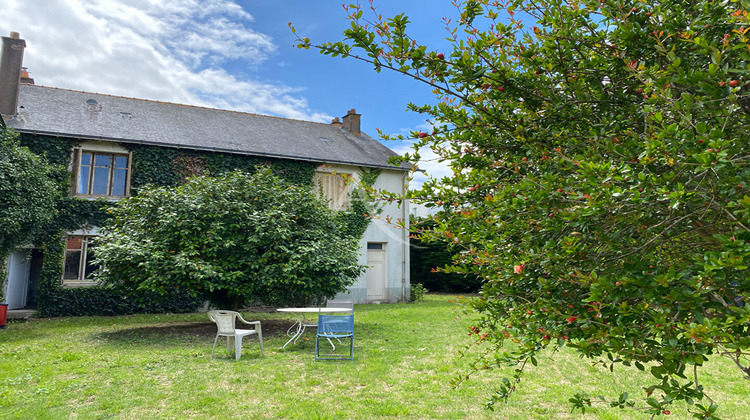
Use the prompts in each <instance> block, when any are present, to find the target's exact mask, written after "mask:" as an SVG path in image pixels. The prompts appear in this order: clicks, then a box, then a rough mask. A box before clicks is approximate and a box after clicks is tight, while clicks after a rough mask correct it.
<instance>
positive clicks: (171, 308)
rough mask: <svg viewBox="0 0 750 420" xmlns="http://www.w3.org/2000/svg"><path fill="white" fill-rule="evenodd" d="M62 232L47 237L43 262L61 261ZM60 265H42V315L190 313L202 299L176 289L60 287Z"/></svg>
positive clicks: (39, 311)
mask: <svg viewBox="0 0 750 420" xmlns="http://www.w3.org/2000/svg"><path fill="white" fill-rule="evenodd" d="M64 243H65V242H64V240H63V237H62V234H61V231H59V230H58V231H57V233H56V234H55V235H53V236H51V237H49V238H48V239H47V241H46V242H45V243H44V245H43V246H41V249H42V251H43V252H44V258H45V261H62V260H63V255H64V253H65V247H64ZM62 275H63V265H62V264H44V265H43V266H42V272H41V273H40V285H39V307H38V308H37V313H38V315H40V316H44V317H57V316H93V315H107V316H112V315H125V314H135V313H165V312H169V313H181V312H191V311H194V310H195V309H196V308H198V307H199V306H200V305H201V304H202V303H203V301H204V300H205V299H204V297H203V296H197V297H196V296H190V295H188V294H187V293H184V292H181V291H179V290H177V289H174V290H168V291H167V292H166V293H164V294H160V293H154V292H149V291H142V290H132V289H129V288H125V287H110V286H91V287H72V288H70V287H63V286H62V285H61V284H60V279H61V278H62Z"/></svg>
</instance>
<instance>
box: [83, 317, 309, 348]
mask: <svg viewBox="0 0 750 420" xmlns="http://www.w3.org/2000/svg"><path fill="white" fill-rule="evenodd" d="M293 323H294V321H292V320H287V319H266V320H261V328H262V330H263V337H264V338H271V337H278V336H284V335H286V331H287V330H288V329H289V327H291V326H292V324H293ZM242 325H244V324H241V323H238V324H237V328H242ZM246 327H247V326H246ZM215 336H216V324H214V323H213V322H210V321H206V322H180V323H165V324H155V325H151V326H148V327H137V328H124V329H120V330H117V331H110V332H105V333H101V334H97V335H95V336H94V338H96V339H98V340H102V341H107V342H109V343H112V344H149V345H151V344H154V343H160V344H167V343H173V344H180V343H205V342H206V341H209V342H210V341H212V340H213V338H214V337H215ZM264 341H265V340H264Z"/></svg>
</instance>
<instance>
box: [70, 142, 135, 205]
mask: <svg viewBox="0 0 750 420" xmlns="http://www.w3.org/2000/svg"><path fill="white" fill-rule="evenodd" d="M74 153H75V155H74V159H73V162H74V165H73V168H72V169H73V173H74V175H75V176H74V177H73V185H72V186H71V192H72V195H74V196H76V197H91V198H115V199H119V198H126V197H130V175H131V172H132V164H133V153H132V152H129V151H124V150H123V151H121V152H117V151H114V150H97V148H88V147H78V148H76V149H75V150H74ZM84 153H88V154H90V155H91V162H90V164H89V165H86V166H88V167H89V174H88V181H87V189H86V190H87V191H88V193H81V192H79V190H78V189H79V186H80V182H81V169H82V167H83V166H84V165H83V154H84ZM96 156H108V157H109V168H108V169H109V171H108V174H107V193H106V194H93V188H94V179H95V176H96V175H95V168H96ZM118 157H124V158H126V159H127V165H126V167H125V168H121V167H116V165H115V162H116V158H118ZM117 169H125V171H126V174H125V191H124V193H125V194H124V195H116V194H112V188H113V187H114V176H115V172H116V170H117Z"/></svg>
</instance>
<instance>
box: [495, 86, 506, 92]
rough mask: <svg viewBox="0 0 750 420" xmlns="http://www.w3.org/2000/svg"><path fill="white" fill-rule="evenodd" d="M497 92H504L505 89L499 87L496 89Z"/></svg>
mask: <svg viewBox="0 0 750 420" xmlns="http://www.w3.org/2000/svg"><path fill="white" fill-rule="evenodd" d="M497 91H498V92H505V88H504V87H502V86H500V87H499V88H497Z"/></svg>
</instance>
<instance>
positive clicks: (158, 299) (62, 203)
mask: <svg viewBox="0 0 750 420" xmlns="http://www.w3.org/2000/svg"><path fill="white" fill-rule="evenodd" d="M20 142H21V144H22V145H23V146H26V147H28V148H29V150H31V151H32V152H33V153H35V154H37V155H39V156H44V157H45V158H46V160H47V161H49V162H50V163H53V164H55V165H56V166H55V168H56V169H55V171H56V172H54V174H53V176H54V178H55V180H56V181H58V184H59V185H60V188H61V189H62V190H63V191H62V194H61V197H62V198H60V199H59V200H58V202H57V204H56V208H57V214H56V216H55V217H54V218H53V220H52V221H51V222H49V223H47V224H46V225H44V226H42V227H40V228H39V229H38V230H37V231H35V232H34V234H33V238H34V243H35V244H36V245H37V247H38V248H39V249H41V250H42V252H43V255H44V260H45V262H46V263H45V264H43V267H42V270H41V274H40V284H39V302H38V311H39V313H40V314H41V315H43V316H66V315H67V316H70V315H76V316H79V315H117V314H124V313H138V312H151V313H153V312H163V311H169V312H181V311H189V310H194V309H195V308H196V307H197V306H198V303H199V301H200V300H201V297H188V296H186V295H184V294H168V295H166V296H159V295H156V294H149V293H141V292H139V293H138V294H137V295H134V294H132V293H129V292H128V291H126V290H120V289H116V288H112V287H102V286H92V287H85V288H64V287H62V285H61V281H60V279H61V278H62V275H63V259H64V255H65V247H64V232H66V231H73V230H76V229H80V228H82V227H94V226H102V225H104V223H105V222H106V220H107V219H109V218H110V212H109V210H110V208H111V206H112V205H113V203H112V202H109V201H107V200H104V199H98V200H91V199H81V198H77V197H71V196H69V194H68V193H67V190H68V189H69V187H70V183H71V174H70V172H69V171H68V168H70V166H71V156H72V154H71V150H72V149H73V148H74V147H77V146H79V145H80V143H81V142H80V140H77V139H70V138H64V137H54V136H43V135H31V134H21V136H20ZM122 146H123V147H125V148H126V149H127V150H129V151H130V152H131V153H132V162H131V169H132V171H131V177H130V185H131V193H132V194H137V193H138V190H139V189H140V188H142V187H144V186H145V185H147V184H155V185H160V186H167V187H174V186H179V185H181V184H183V183H184V182H185V181H186V180H187V179H188V178H190V177H192V176H201V175H210V176H219V175H222V174H225V173H227V172H230V171H233V170H241V171H244V172H254V171H255V167H256V165H260V166H267V167H270V168H271V171H272V172H273V174H274V175H276V176H278V177H280V178H282V179H283V180H285V181H287V182H290V183H292V184H296V185H311V184H312V178H313V173H314V172H315V169H316V168H317V167H318V166H319V165H318V164H317V163H313V162H305V161H298V160H287V159H277V158H265V157H256V156H243V155H232V154H228V153H218V152H202V151H194V150H183V149H173V148H165V147H157V146H147V145H134V144H123V145H122ZM379 174H380V171H379V170H373V171H365V170H362V171H361V174H360V175H361V179H362V180H363V184H364V185H369V187H370V189H371V188H372V186H373V185H374V183H375V181H376V180H377V177H378V176H379ZM369 197H370V196H369V193H368V192H367V191H366V189H356V190H355V192H354V194H353V197H352V198H353V200H352V206H351V208H350V211H348V212H341V213H340V214H339V215H338V217H339V218H341V219H343V220H342V221H343V222H344V223H345V225H346V228H345V230H346V232H347V234H349V235H351V236H354V237H361V236H362V234H363V233H364V231H365V229H366V228H367V225H368V224H369V218H368V216H369V215H370V214H372V213H373V211H374V207H373V205H372V200H371V199H370V198H369Z"/></svg>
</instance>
